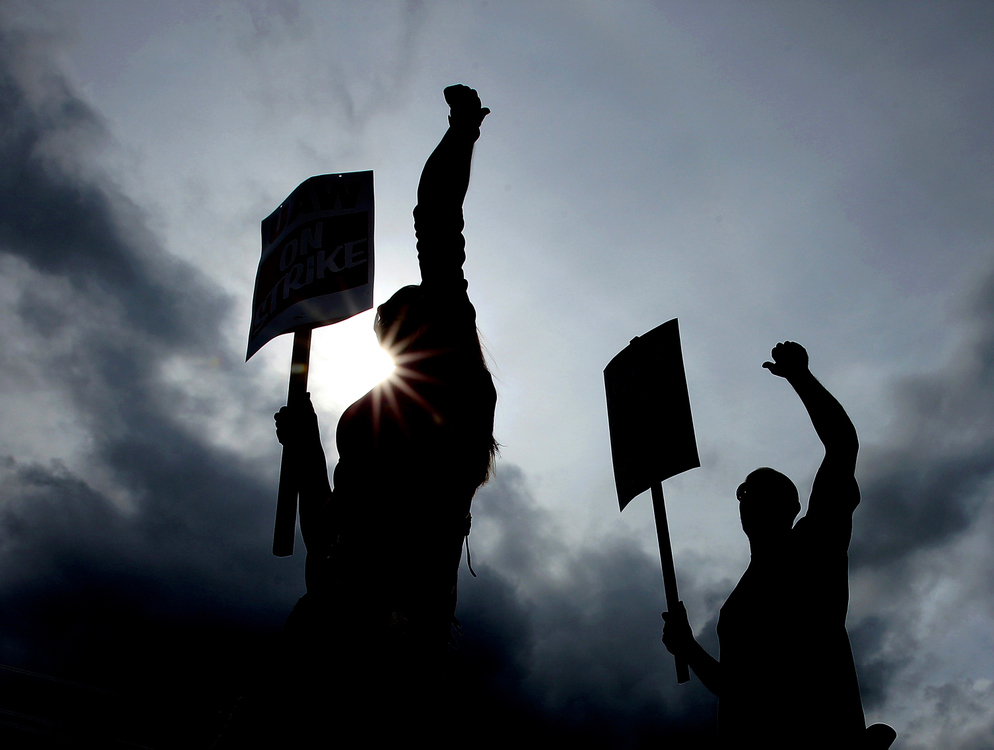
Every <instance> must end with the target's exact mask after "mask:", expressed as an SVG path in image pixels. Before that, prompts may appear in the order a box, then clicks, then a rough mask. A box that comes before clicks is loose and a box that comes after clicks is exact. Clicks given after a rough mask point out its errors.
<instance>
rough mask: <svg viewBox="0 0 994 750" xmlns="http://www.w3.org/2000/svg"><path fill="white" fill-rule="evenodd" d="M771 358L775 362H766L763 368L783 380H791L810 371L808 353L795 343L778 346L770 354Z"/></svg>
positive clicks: (787, 342) (785, 342)
mask: <svg viewBox="0 0 994 750" xmlns="http://www.w3.org/2000/svg"><path fill="white" fill-rule="evenodd" d="M770 356H771V357H772V358H773V361H772V362H764V363H763V367H765V368H766V369H767V370H769V371H770V372H772V373H773V374H774V375H779V376H780V377H781V378H786V379H787V380H790V379H791V378H793V377H795V376H797V375H803V374H804V373H805V372H807V371H808V353H807V352H806V351H805V350H804V347H803V346H801V345H800V344H795V343H794V342H793V341H784V342H783V343H782V344H777V345H776V346H774V347H773V351H772V352H770Z"/></svg>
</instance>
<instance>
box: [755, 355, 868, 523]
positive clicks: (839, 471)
mask: <svg viewBox="0 0 994 750" xmlns="http://www.w3.org/2000/svg"><path fill="white" fill-rule="evenodd" d="M772 359H773V361H772V362H764V363H763V367H765V368H766V369H768V370H769V371H770V372H772V373H773V374H774V375H779V376H780V377H782V378H784V379H785V380H786V381H787V382H788V383H790V384H791V386H793V388H794V390H795V391H796V392H797V395H798V396H800V398H801V403H803V404H804V408H805V409H807V410H808V416H810V417H811V424H812V425H814V428H815V432H817V433H818V437H819V438H820V439H821V442H822V444H824V446H825V458H824V460H823V461H822V464H821V467H820V468H819V469H818V474H817V476H816V477H815V485H814V488H813V490H812V493H811V498H812V503H811V504H810V506H809V508H810V507H814V506H816V505H818V504H820V502H816V500H817V499H818V498H819V497H820V496H821V495H822V494H823V492H824V491H826V490H828V489H832V490H833V491H834V492H836V493H838V492H845V493H847V494H849V495H850V496H853V499H854V502H852V503H851V506H852V507H851V508H849V510H852V508H854V507H855V506H856V504H857V503H858V502H859V489H858V487H857V486H856V481H855V476H854V475H855V472H856V455H857V453H858V452H859V439H858V438H857V437H856V428H855V427H854V426H853V423H852V420H851V419H849V415H848V414H846V410H845V409H843V408H842V404H840V403H839V402H838V401H837V400H836V399H835V397H834V396H833V395H832V394H831V393H829V392H828V391H827V390H826V389H825V386H823V385H822V384H821V383H819V382H818V381H817V380H816V379H815V376H814V375H812V374H811V371H810V370H809V369H808V353H807V352H806V351H805V350H804V347H803V346H801V345H800V344H795V343H794V342H793V341H785V342H783V343H782V344H777V345H776V346H775V347H773V352H772ZM843 505H850V503H843ZM809 513H810V510H809Z"/></svg>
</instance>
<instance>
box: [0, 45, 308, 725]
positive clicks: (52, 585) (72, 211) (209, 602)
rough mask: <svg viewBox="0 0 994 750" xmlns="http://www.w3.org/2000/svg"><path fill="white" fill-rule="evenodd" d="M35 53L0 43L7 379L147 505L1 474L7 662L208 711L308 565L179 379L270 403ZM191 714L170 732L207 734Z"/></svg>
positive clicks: (41, 478)
mask: <svg viewBox="0 0 994 750" xmlns="http://www.w3.org/2000/svg"><path fill="white" fill-rule="evenodd" d="M33 53H34V51H33V50H32V48H31V40H30V39H27V38H22V37H18V36H16V35H12V34H9V33H8V34H5V35H4V37H3V38H0V261H2V265H0V268H2V270H3V273H4V275H5V276H6V279H5V281H8V282H11V283H10V284H9V285H8V286H7V287H6V288H8V289H10V290H16V291H12V292H11V294H12V295H13V298H7V299H5V300H3V304H4V305H6V306H7V307H8V308H9V311H8V313H7V316H6V317H5V319H4V321H3V323H2V324H0V348H2V350H3V352H4V355H3V356H2V361H3V365H4V368H5V369H7V368H8V367H9V368H10V369H15V368H17V367H19V368H21V369H22V370H24V371H27V372H30V373H31V374H32V377H31V382H30V384H28V383H27V382H26V381H21V382H20V387H23V388H24V391H25V393H28V392H41V393H45V394H48V397H49V398H50V399H51V400H52V401H53V403H62V404H64V408H65V410H66V412H65V413H64V414H63V415H62V419H63V421H64V422H66V423H70V424H77V425H81V426H82V428H83V429H84V430H85V431H86V435H87V441H88V448H87V461H88V462H89V463H91V464H92V465H94V466H96V467H99V468H100V470H101V472H102V473H104V474H105V475H108V476H109V477H110V484H111V485H113V486H117V487H119V488H121V489H122V491H123V494H124V495H125V496H126V497H127V502H124V503H123V505H125V506H130V507H122V501H121V498H119V497H118V498H113V499H112V498H111V497H109V496H108V495H107V494H106V492H105V491H102V490H99V489H97V488H95V487H94V486H91V485H90V484H88V482H87V481H86V480H85V479H83V478H82V477H81V476H78V475H77V474H76V473H74V472H73V471H72V470H71V469H69V468H67V466H66V465H64V464H62V463H60V462H58V461H54V462H52V463H48V464H44V465H43V464H39V463H35V462H31V461H25V460H15V459H13V458H10V457H8V458H6V459H4V460H3V462H2V464H0V660H2V661H4V662H7V663H13V664H16V665H19V666H22V667H28V668H33V669H37V670H42V671H45V672H50V673H53V674H57V675H60V676H63V677H65V676H69V677H72V678H74V679H76V680H80V681H82V682H86V683H96V684H101V685H106V686H109V687H111V688H113V689H115V690H119V691H120V690H123V691H138V693H139V694H142V695H143V696H144V698H145V699H146V702H147V704H148V705H157V703H158V702H159V701H164V702H165V704H167V705H173V704H178V705H182V704H184V703H185V704H186V705H187V706H189V705H193V704H196V702H197V698H198V697H200V698H203V699H204V700H206V701H207V702H208V704H210V701H220V700H221V698H219V696H229V697H230V696H231V695H237V691H239V690H241V689H243V688H244V682H245V680H246V679H247V675H249V674H250V673H251V671H252V670H258V668H259V664H260V663H261V660H262V658H263V655H264V654H263V649H264V647H265V644H266V643H267V642H268V641H267V639H269V638H271V636H272V634H273V633H275V632H276V631H277V630H278V628H279V625H280V623H281V621H282V618H283V617H285V615H286V612H287V611H288V610H289V608H290V606H292V603H293V599H294V597H295V595H297V594H299V593H300V592H299V590H298V589H299V588H300V585H301V581H302V573H301V570H300V567H301V566H300V562H301V560H300V557H299V556H298V557H297V558H296V559H294V560H293V561H277V560H275V559H273V558H271V556H270V555H269V553H268V547H269V534H270V533H271V532H270V530H269V529H270V528H271V522H272V521H271V519H272V507H271V505H272V502H271V501H272V498H271V497H270V493H271V491H272V488H271V487H269V486H267V485H266V483H265V481H264V480H265V479H268V477H263V476H261V475H260V473H259V470H258V469H257V468H256V467H255V466H253V465H252V464H251V463H250V462H249V461H247V460H245V459H242V458H239V457H238V456H236V455H234V454H233V453H232V452H230V451H227V450H224V449H221V448H218V447H216V445H214V444H213V443H212V442H211V440H210V439H209V438H210V436H208V435H203V434H198V433H197V432H196V431H195V430H194V429H193V428H192V427H190V426H189V425H188V424H186V423H184V422H183V420H181V419H180V418H179V417H178V414H179V413H180V412H182V411H183V409H182V408H181V407H183V406H184V404H183V403H182V401H181V399H182V398H184V396H183V394H182V392H181V391H180V389H178V388H176V387H175V386H170V385H169V384H168V383H167V382H166V381H165V380H164V379H163V375H162V372H163V365H164V363H165V362H166V361H167V359H168V358H170V357H177V356H182V357H187V358H192V361H194V362H200V361H204V360H206V359H208V358H209V359H211V360H212V361H213V362H214V363H215V366H216V367H217V368H219V371H220V373H221V375H220V377H222V378H223V379H224V380H225V382H226V384H227V389H228V391H227V394H226V396H227V397H234V398H244V399H247V400H248V399H251V398H252V397H253V396H255V398H257V395H255V394H252V393H251V389H250V387H249V386H247V385H246V384H244V383H242V382H240V381H239V379H238V377H237V372H236V371H233V369H232V368H233V367H234V366H235V365H236V364H237V363H238V360H239V358H238V357H237V356H233V353H232V352H229V351H227V350H226V349H225V347H224V346H223V345H222V344H221V338H220V336H219V333H218V326H219V324H220V323H221V322H222V321H223V318H224V316H225V315H226V313H227V309H228V307H229V301H228V300H227V299H226V298H225V297H224V296H223V295H221V294H220V293H219V291H218V290H217V289H216V288H214V287H213V286H212V285H211V284H210V283H209V282H208V281H207V280H206V279H205V278H204V277H203V276H202V275H200V273H199V272H198V271H197V270H196V269H194V268H192V267H190V266H189V265H186V264H184V263H181V262H179V261H177V260H175V259H172V258H170V257H168V256H167V255H166V254H165V253H164V251H163V249H162V247H161V246H160V245H158V244H157V242H156V241H155V239H154V237H153V236H152V234H151V233H150V232H149V231H148V230H147V229H146V228H145V227H144V225H143V223H142V217H141V215H140V212H139V211H138V209H137V208H136V207H135V206H134V205H132V204H131V203H130V202H129V201H128V200H127V199H126V198H125V197H123V196H122V195H120V194H118V193H117V192H116V191H115V189H114V188H113V186H111V185H109V184H107V183H106V182H105V181H104V180H101V179H99V178H95V177H86V176H85V174H86V170H85V169H84V168H83V167H82V166H81V165H80V163H79V161H78V160H76V158H75V157H76V156H78V155H80V154H83V153H85V152H86V149H87V148H89V147H90V145H91V143H92V139H93V138H94V137H99V136H100V131H101V127H100V121H99V117H98V116H97V115H96V114H95V113H94V112H93V111H92V110H91V109H90V108H89V107H88V106H87V105H86V104H85V103H84V102H82V101H81V100H80V99H78V98H77V97H76V96H74V94H73V93H72V92H71V91H70V90H69V88H68V87H67V86H66V84H65V83H64V81H62V80H61V79H60V78H59V77H58V75H57V74H55V73H52V72H50V71H45V72H44V75H42V76H41V77H37V76H35V77H34V78H30V79H25V78H24V77H22V76H19V75H18V74H17V72H18V71H21V70H23V69H25V68H29V67H31V66H38V65H39V64H40V63H39V61H38V60H37V59H36V58H33V57H32V55H33ZM39 82H40V83H39ZM31 86H34V87H33V88H32V87H31ZM12 352H13V353H12ZM14 382H17V381H16V380H15V381H14ZM7 395H8V396H10V395H12V394H7ZM210 408H211V407H210V406H209V405H208V406H207V410H208V411H209V410H210ZM275 461H276V459H275V452H274V456H273V462H274V465H275ZM205 695H208V696H210V697H209V698H204V696H205ZM32 710H33V709H32ZM184 711H185V713H183V715H184V716H187V718H186V719H183V720H178V721H176V722H174V724H173V726H172V729H170V730H168V731H176V732H177V733H179V734H180V735H182V734H183V732H184V731H194V730H192V729H189V727H188V726H187V725H188V723H192V722H193V719H192V718H190V717H191V716H192V713H190V712H189V710H188V709H184ZM215 718H216V717H211V720H214V719H215ZM161 731H163V732H166V731H167V730H165V729H162V730H161Z"/></svg>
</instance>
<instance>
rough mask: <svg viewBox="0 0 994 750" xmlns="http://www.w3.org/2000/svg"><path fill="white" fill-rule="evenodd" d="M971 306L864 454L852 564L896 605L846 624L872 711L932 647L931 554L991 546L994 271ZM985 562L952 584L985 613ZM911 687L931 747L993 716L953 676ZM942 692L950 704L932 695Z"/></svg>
mask: <svg viewBox="0 0 994 750" xmlns="http://www.w3.org/2000/svg"><path fill="white" fill-rule="evenodd" d="M970 312H971V313H972V318H971V320H970V323H971V325H970V328H969V333H968V335H967V337H966V340H965V341H964V342H963V344H962V345H961V346H960V348H959V349H958V351H956V353H955V354H954V355H953V357H952V359H951V360H950V361H949V362H948V363H947V364H946V366H945V367H944V368H943V369H941V370H940V371H938V372H936V373H934V374H932V375H927V376H925V375H923V376H917V377H913V378H908V379H905V380H904V381H902V382H900V383H899V384H898V385H897V387H896V389H895V407H896V409H897V411H898V417H897V420H896V424H895V428H894V436H893V437H892V439H891V441H890V442H889V444H887V445H883V446H876V447H874V448H873V449H872V450H867V451H865V455H864V457H863V458H862V459H861V470H860V475H861V477H862V479H861V486H862V494H863V499H862V502H861V504H860V508H859V510H858V511H857V514H856V517H855V524H854V535H853V542H852V546H851V547H850V560H851V564H852V570H853V572H854V573H856V574H857V575H860V576H863V577H865V578H866V580H867V581H869V582H870V585H873V586H876V587H878V588H879V589H880V590H883V591H887V596H888V598H889V599H890V600H891V601H892V602H896V603H897V604H896V606H887V607H886V608H885V609H886V611H884V610H882V611H881V612H880V613H877V614H871V615H870V616H868V617H866V618H865V619H864V620H862V621H861V622H858V623H851V624H850V634H851V640H852V645H853V651H854V654H855V656H856V660H857V665H858V668H859V674H860V685H861V689H862V693H863V701H864V706H865V707H866V708H867V709H875V708H882V707H883V706H885V705H886V702H887V699H888V697H889V696H891V694H892V693H893V692H894V691H901V690H907V685H906V684H903V685H902V684H901V683H902V677H903V674H902V673H905V672H907V670H909V669H914V668H915V665H916V664H917V663H919V661H920V660H921V659H923V658H926V657H925V654H928V653H931V652H932V650H933V649H937V648H938V644H936V643H934V642H932V641H931V640H930V639H925V640H923V638H922V635H921V633H922V632H923V628H922V625H921V621H922V618H923V617H924V615H923V608H925V607H926V605H925V604H923V598H924V599H927V592H928V588H926V589H925V593H923V589H922V588H921V585H922V582H923V581H929V580H931V579H932V578H933V576H932V574H931V572H930V570H931V568H933V567H934V566H935V565H936V560H935V559H931V561H930V558H929V557H928V555H929V554H933V555H939V556H940V558H941V556H942V555H943V554H948V551H950V550H952V549H954V547H955V545H956V544H957V543H958V542H960V541H962V540H963V539H964V538H965V537H966V536H967V535H969V534H977V533H979V534H980V535H981V536H982V538H983V539H984V540H985V544H987V545H988V546H989V545H990V543H991V535H990V529H989V528H986V527H985V523H987V522H986V521H985V519H986V518H988V517H989V513H990V505H991V491H992V488H994V437H992V436H994V387H992V386H994V274H991V275H990V276H988V278H987V279H986V280H985V281H984V282H983V283H982V284H981V285H980V287H979V290H978V291H977V293H976V294H975V296H974V298H973V300H972V304H971V305H970ZM983 567H984V566H982V565H979V566H977V569H975V570H973V569H970V568H968V567H963V568H961V569H959V570H958V571H956V575H955V580H954V581H952V582H951V583H954V585H955V586H957V587H958V588H959V589H960V590H961V591H962V592H963V593H962V594H960V596H961V597H963V598H962V599H961V601H962V602H963V603H967V602H970V601H971V600H973V599H975V598H976V597H981V598H984V597H986V601H980V602H974V603H979V604H980V606H981V607H982V608H983V609H985V610H988V611H989V608H990V607H991V606H992V605H994V599H992V598H991V593H992V592H991V591H990V588H989V586H988V585H987V584H986V583H985V581H986V579H987V577H988V571H986V570H983ZM974 577H980V578H981V580H972V579H973V578H974ZM939 580H940V581H941V580H944V576H943V575H940V577H939ZM926 585H927V586H934V585H936V584H934V583H930V584H926ZM954 619H956V614H955V612H952V611H951V612H949V613H948V616H947V618H946V620H945V623H944V625H943V626H942V627H946V628H949V627H953V626H954V624H953V620H954ZM931 627H933V628H934V627H936V626H935V625H932V626H931ZM940 650H941V649H940ZM918 689H922V690H924V692H923V693H922V696H921V697H922V698H923V699H924V700H925V702H926V703H928V704H929V705H931V706H932V710H933V713H934V716H933V717H932V719H930V721H932V724H933V725H935V726H945V727H946V730H944V731H945V732H946V733H945V734H944V735H943V737H942V741H941V742H940V744H939V745H936V746H944V747H975V746H977V745H976V738H977V737H979V736H981V734H983V732H987V735H984V736H987V737H989V731H990V728H991V726H992V718H991V717H990V716H989V715H987V714H986V713H985V711H983V710H980V709H976V710H974V708H971V707H975V702H971V700H970V699H968V698H969V694H971V691H972V688H971V689H968V688H966V687H963V686H962V685H954V684H952V683H948V684H945V685H931V686H928V685H927V684H926V685H920V686H918ZM946 694H948V695H949V700H948V701H943V700H939V699H938V696H940V695H946ZM956 696H960V697H961V698H962V700H953V698H955V697H956ZM950 712H956V715H955V716H953V714H952V713H950ZM977 722H980V725H983V726H981V727H980V728H978V726H980V725H978V724H977ZM924 726H925V725H924V724H922V725H920V726H919V729H922V728H923V727H924ZM957 727H959V728H961V730H962V731H960V732H959V733H957V732H958V731H959V730H957ZM911 729H912V730H913V731H914V729H915V728H914V727H912V728H911ZM920 741H921V738H920V737H919V738H918V739H914V742H913V744H912V745H909V746H915V747H917V746H922V747H925V746H928V742H927V741H925V742H924V743H923V744H914V743H918V742H920Z"/></svg>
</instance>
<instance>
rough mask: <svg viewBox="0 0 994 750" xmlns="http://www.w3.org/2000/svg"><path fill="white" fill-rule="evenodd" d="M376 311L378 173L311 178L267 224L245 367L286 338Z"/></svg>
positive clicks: (288, 198)
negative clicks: (375, 202) (375, 182)
mask: <svg viewBox="0 0 994 750" xmlns="http://www.w3.org/2000/svg"><path fill="white" fill-rule="evenodd" d="M372 306H373V173H372V172H352V173H348V174H326V175H319V176H317V177H311V178H310V179H308V180H305V181H304V182H302V183H301V184H300V186H299V187H298V188H297V189H296V190H294V191H293V192H292V193H290V195H289V196H288V197H287V199H286V200H285V201H283V203H282V204H280V206H279V208H277V209H276V210H275V211H273V213H272V214H270V215H269V216H268V217H266V218H265V219H264V220H263V222H262V259H261V260H260V261H259V270H258V272H257V274H256V281H255V295H254V297H253V300H252V323H251V325H250V327H249V341H248V349H247V351H246V354H245V359H246V361H247V360H248V359H249V358H250V357H251V356H252V355H253V354H255V353H256V352H257V351H259V349H260V348H262V346H263V345H264V344H265V343H266V342H268V341H270V340H271V339H273V338H275V337H276V336H279V335H280V334H283V333H289V332H290V331H297V330H302V329H312V328H316V327H317V326H323V325H328V324H330V323H337V322H338V321H340V320H345V319H346V318H350V317H352V316H353V315H355V314H356V313H360V312H363V311H364V310H368V309H369V308H371V307H372Z"/></svg>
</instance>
